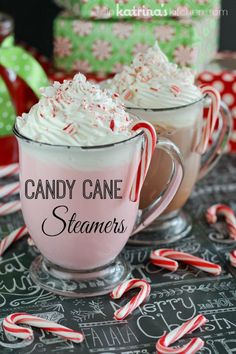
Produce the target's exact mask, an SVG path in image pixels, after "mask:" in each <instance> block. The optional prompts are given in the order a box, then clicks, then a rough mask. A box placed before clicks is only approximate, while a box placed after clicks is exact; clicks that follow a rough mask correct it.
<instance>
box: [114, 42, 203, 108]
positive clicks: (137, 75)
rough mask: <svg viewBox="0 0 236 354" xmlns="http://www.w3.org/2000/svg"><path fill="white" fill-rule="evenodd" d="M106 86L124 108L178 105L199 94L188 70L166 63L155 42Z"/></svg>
mask: <svg viewBox="0 0 236 354" xmlns="http://www.w3.org/2000/svg"><path fill="white" fill-rule="evenodd" d="M109 85H110V88H111V90H112V91H116V92H117V93H118V94H119V95H120V98H121V99H122V101H123V102H124V104H125V106H126V107H142V108H171V107H179V106H183V105H186V104H189V103H192V102H195V101H197V100H198V99H200V98H201V97H202V94H201V91H200V90H199V88H198V87H197V86H195V84H194V75H193V73H192V72H191V70H190V69H188V68H179V67H178V66H177V65H176V64H173V63H170V62H169V60H168V58H167V57H166V56H165V54H164V53H163V52H162V51H161V49H160V48H159V46H158V44H157V43H156V44H155V45H154V47H151V48H149V49H148V51H147V52H146V53H145V54H142V53H139V54H137V55H136V56H135V57H134V59H133V62H132V63H131V65H130V66H125V67H124V69H123V71H122V72H121V73H119V74H117V75H116V76H115V77H114V78H113V79H112V80H111V82H110V84H109Z"/></svg>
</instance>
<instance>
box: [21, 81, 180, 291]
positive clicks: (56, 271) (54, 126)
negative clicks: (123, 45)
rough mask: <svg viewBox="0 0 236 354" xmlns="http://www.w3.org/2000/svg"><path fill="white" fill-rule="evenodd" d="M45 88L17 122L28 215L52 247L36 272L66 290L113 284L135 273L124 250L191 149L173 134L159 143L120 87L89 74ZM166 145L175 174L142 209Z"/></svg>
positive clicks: (43, 246) (38, 236)
mask: <svg viewBox="0 0 236 354" xmlns="http://www.w3.org/2000/svg"><path fill="white" fill-rule="evenodd" d="M42 95H43V96H42V98H41V99H40V101H39V103H38V104H36V105H35V106H34V107H33V108H32V109H31V110H30V112H29V113H28V114H24V115H23V116H22V117H18V118H17V122H16V126H15V134H16V136H17V138H18V142H19V150H20V181H21V202H22V211H23V216H24V219H25V223H26V225H27V228H28V230H29V233H30V235H31V237H32V239H33V241H34V243H35V245H36V246H37V248H38V249H39V251H40V253H41V254H42V256H39V257H37V258H36V259H35V261H34V262H33V263H32V265H31V271H30V272H31V276H32V278H33V280H34V281H35V282H36V283H38V284H40V285H41V286H42V287H43V288H45V289H47V290H50V291H53V292H56V293H58V294H63V295H68V296H92V295H96V294H102V293H107V292H109V291H110V290H111V289H112V288H114V286H115V285H116V284H118V283H119V282H120V281H122V280H124V279H125V278H126V277H127V275H128V274H129V269H128V267H127V265H126V263H125V262H124V260H123V259H122V258H121V259H120V258H117V256H118V255H119V253H120V252H121V250H122V248H123V247H124V245H125V243H126V242H127V240H128V238H129V237H130V236H131V234H132V233H133V232H135V231H136V230H139V229H142V228H144V227H145V226H146V225H148V224H149V223H150V222H151V221H152V220H153V218H155V217H156V216H157V215H159V214H160V213H161V212H162V211H163V210H164V209H165V207H166V206H167V205H168V204H169V202H170V200H171V199H172V197H173V195H174V194H175V193H176V191H177V189H178V187H179V185H180V183H181V180H182V176H183V169H182V165H181V158H180V156H179V153H178V150H177V148H176V147H175V146H174V145H173V144H172V143H171V142H169V141H163V140H160V141H158V143H157V144H156V133H155V129H154V127H153V126H152V125H151V124H149V123H146V122H139V121H135V118H131V117H130V116H129V114H128V113H126V112H125V110H124V108H123V106H122V104H121V103H120V101H119V99H118V98H117V95H116V94H114V95H113V96H111V94H110V93H108V92H106V91H102V90H101V89H100V88H99V87H98V86H95V85H92V84H90V83H89V82H87V81H86V79H85V77H84V76H83V75H81V74H79V75H76V76H75V77H74V79H73V80H71V81H64V83H63V84H59V83H54V85H53V86H52V87H48V88H46V89H44V90H43V91H42ZM156 145H157V147H158V146H160V148H161V149H164V150H165V149H166V150H167V151H168V153H169V154H170V156H171V160H172V161H173V162H172V163H173V166H174V170H175V173H174V174H173V176H172V178H171V180H170V182H169V184H167V186H166V188H165V192H164V193H163V195H162V196H161V197H160V198H159V196H158V202H157V203H154V204H153V205H151V206H149V208H148V210H147V213H142V212H141V211H139V210H138V205H139V195H140V191H141V187H142V184H143V181H144V178H145V176H146V173H147V171H148V168H149V164H150V161H151V157H152V153H153V151H154V149H155V146H156ZM91 280H92V281H93V283H92V285H91V283H90V281H91ZM81 282H82V283H83V282H85V285H84V283H83V284H82V285H81ZM94 282H95V283H94ZM94 284H95V285H94ZM96 284H97V285H96Z"/></svg>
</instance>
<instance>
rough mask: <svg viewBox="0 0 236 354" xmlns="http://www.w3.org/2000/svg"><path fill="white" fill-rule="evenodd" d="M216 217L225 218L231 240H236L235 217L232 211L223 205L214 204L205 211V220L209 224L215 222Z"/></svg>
mask: <svg viewBox="0 0 236 354" xmlns="http://www.w3.org/2000/svg"><path fill="white" fill-rule="evenodd" d="M217 215H222V216H224V217H225V221H226V225H227V229H228V232H229V236H230V238H231V239H233V240H236V217H235V214H234V211H233V210H232V209H231V208H230V207H228V206H227V205H225V204H215V205H212V206H211V207H210V208H208V209H207V212H206V219H207V222H208V223H209V224H215V223H216V222H217Z"/></svg>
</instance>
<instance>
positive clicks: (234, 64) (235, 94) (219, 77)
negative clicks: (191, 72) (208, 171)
mask: <svg viewBox="0 0 236 354" xmlns="http://www.w3.org/2000/svg"><path fill="white" fill-rule="evenodd" d="M235 68H236V53H220V54H218V55H217V58H216V60H214V61H213V62H212V63H211V64H210V65H209V66H208V67H207V70H205V71H204V72H202V73H201V74H200V75H199V76H198V79H197V81H198V83H199V84H207V85H212V86H214V87H215V88H216V89H217V90H218V91H219V92H220V94H221V97H222V100H223V101H224V102H225V103H226V104H227V105H228V107H229V109H230V111H231V114H232V116H233V132H232V135H231V139H230V142H229V151H231V152H236V69H235Z"/></svg>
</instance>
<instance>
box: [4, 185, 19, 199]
mask: <svg viewBox="0 0 236 354" xmlns="http://www.w3.org/2000/svg"><path fill="white" fill-rule="evenodd" d="M19 191H20V183H19V182H13V183H8V184H5V185H4V186H0V198H5V197H8V196H9V195H13V194H17V193H19Z"/></svg>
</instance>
